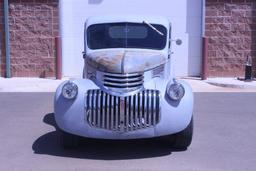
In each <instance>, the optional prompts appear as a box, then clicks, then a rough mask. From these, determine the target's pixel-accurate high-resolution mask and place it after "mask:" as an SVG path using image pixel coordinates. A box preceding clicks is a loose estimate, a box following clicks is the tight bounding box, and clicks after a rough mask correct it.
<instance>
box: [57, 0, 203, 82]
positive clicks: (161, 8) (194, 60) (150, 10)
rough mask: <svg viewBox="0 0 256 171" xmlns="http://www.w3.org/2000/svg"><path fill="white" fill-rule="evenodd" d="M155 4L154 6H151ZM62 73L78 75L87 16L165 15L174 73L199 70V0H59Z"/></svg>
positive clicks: (80, 67) (179, 73)
mask: <svg viewBox="0 0 256 171" xmlns="http://www.w3.org/2000/svg"><path fill="white" fill-rule="evenodd" d="M154 7H155V8H154ZM60 14H61V17H60V18H61V37H62V45H63V46H62V55H63V74H64V76H68V77H81V76H82V70H83V58H82V51H83V50H84V36H83V34H84V23H85V21H86V19H87V18H88V17H89V16H95V15H97V16H101V15H102V16H104V15H113V16H120V15H121V16H122V15H135V16H136V15H138V16H143V15H146V16H148V15H149V16H150V15H160V16H164V17H166V18H167V19H169V21H170V22H171V24H172V38H180V39H182V41H183V44H182V45H181V46H177V45H176V44H175V43H173V44H172V51H173V52H174V54H173V55H172V62H173V63H174V65H175V74H176V75H177V76H188V75H189V76H199V75H200V73H201V63H202V62H201V33H202V30H201V26H202V23H201V0H171V1H167V0H158V1H155V0H139V1H138V0H122V2H121V1H120V2H119V1H117V0H72V1H71V0H60Z"/></svg>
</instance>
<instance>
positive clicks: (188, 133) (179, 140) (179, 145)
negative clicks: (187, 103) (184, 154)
mask: <svg viewBox="0 0 256 171" xmlns="http://www.w3.org/2000/svg"><path fill="white" fill-rule="evenodd" d="M170 136H171V137H169V138H171V140H172V141H171V142H172V143H171V144H172V147H173V148H175V149H179V150H185V149H187V148H188V147H189V145H190V144H191V142H192V137H193V117H192V118H191V120H190V123H189V125H188V126H187V127H186V128H185V129H184V130H182V131H181V132H178V133H176V134H173V135H170Z"/></svg>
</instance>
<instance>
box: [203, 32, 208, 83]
mask: <svg viewBox="0 0 256 171" xmlns="http://www.w3.org/2000/svg"><path fill="white" fill-rule="evenodd" d="M202 49H203V51H202V54H203V55H202V56H203V60H202V80H206V79H207V77H208V38H206V37H203V48H202Z"/></svg>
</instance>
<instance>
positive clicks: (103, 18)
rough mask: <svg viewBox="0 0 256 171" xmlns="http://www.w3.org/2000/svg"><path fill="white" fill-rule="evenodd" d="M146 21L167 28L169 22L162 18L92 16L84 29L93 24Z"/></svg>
mask: <svg viewBox="0 0 256 171" xmlns="http://www.w3.org/2000/svg"><path fill="white" fill-rule="evenodd" d="M143 21H146V22H148V23H151V24H160V25H163V26H165V27H166V28H169V26H170V22H169V21H168V19H167V18H165V17H162V16H128V15H125V16H117V15H106V16H93V17H89V18H88V19H87V21H86V27H88V26H90V25H93V24H103V23H120V22H130V23H143Z"/></svg>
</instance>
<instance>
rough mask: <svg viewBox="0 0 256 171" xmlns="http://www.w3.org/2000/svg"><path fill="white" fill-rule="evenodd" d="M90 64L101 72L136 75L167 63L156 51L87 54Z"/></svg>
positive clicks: (119, 51)
mask: <svg viewBox="0 0 256 171" xmlns="http://www.w3.org/2000/svg"><path fill="white" fill-rule="evenodd" d="M87 59H88V64H89V65H91V66H93V67H95V68H97V69H98V70H99V71H103V72H111V73H121V74H126V73H135V72H144V71H146V70H150V69H153V68H155V67H157V66H159V65H161V64H164V63H165V62H166V61H167V58H166V57H165V55H164V54H163V53H161V52H155V51H140V50H136V51H127V50H116V51H109V50H106V51H100V52H92V53H90V54H87Z"/></svg>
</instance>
